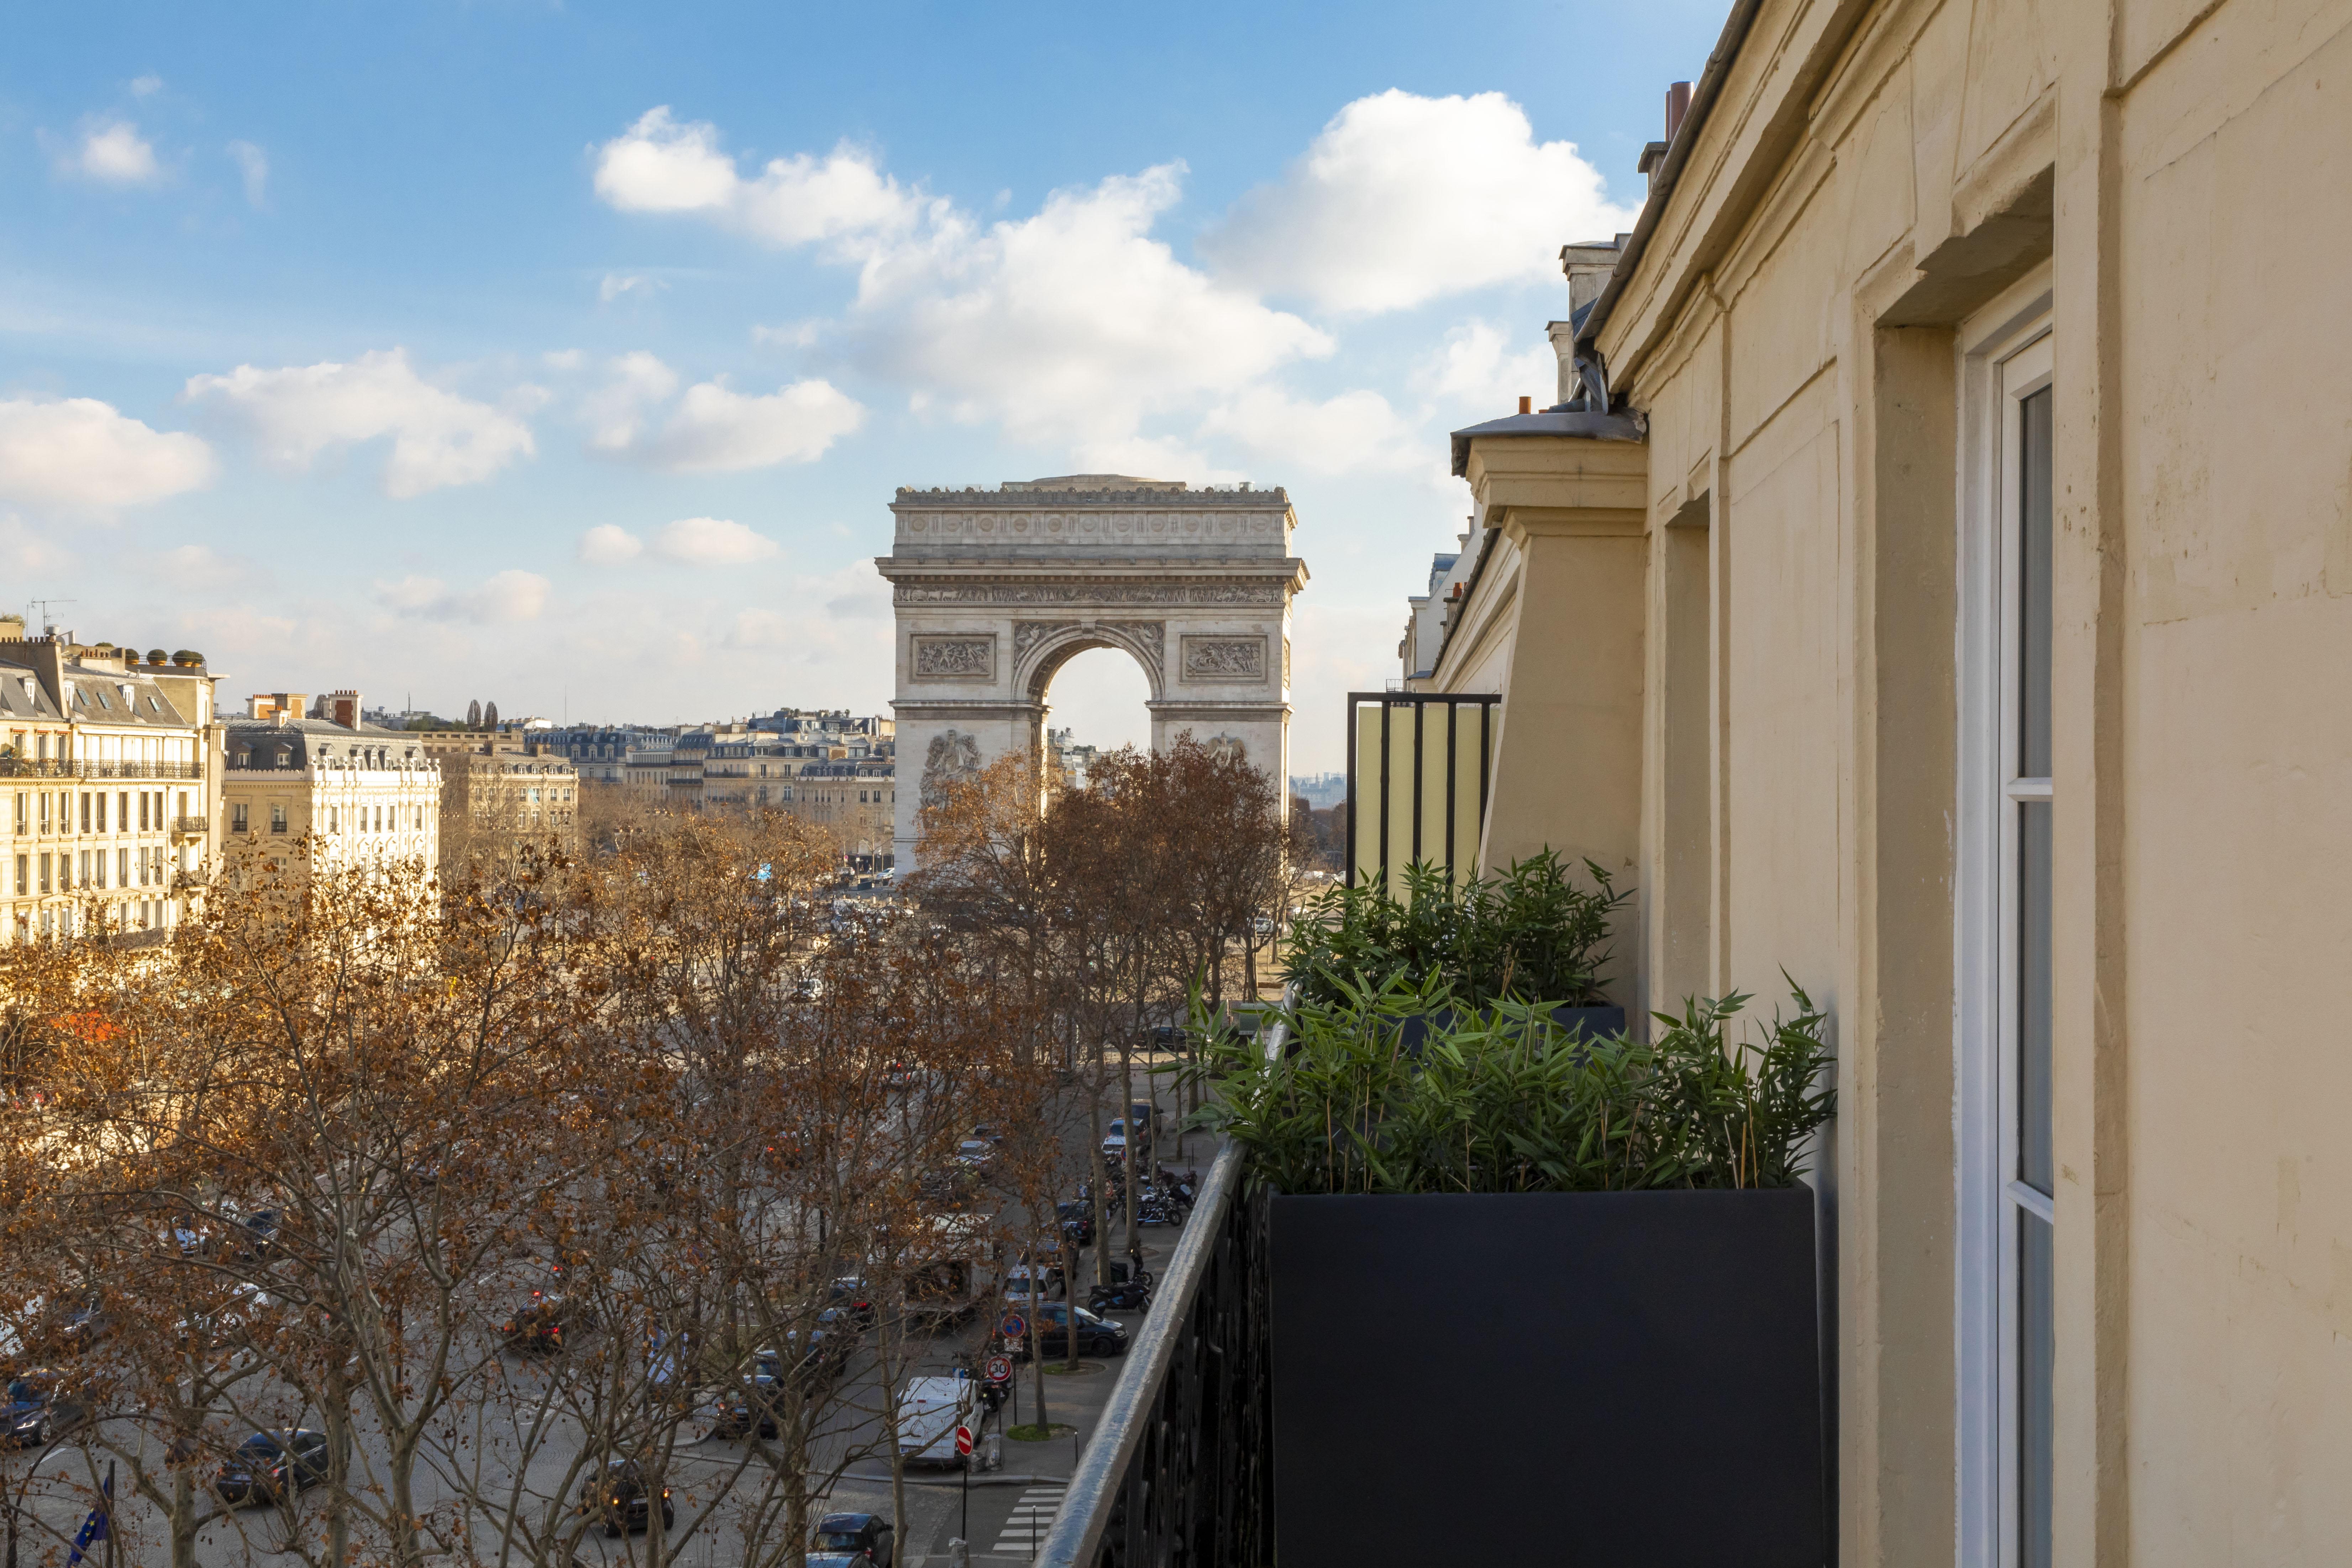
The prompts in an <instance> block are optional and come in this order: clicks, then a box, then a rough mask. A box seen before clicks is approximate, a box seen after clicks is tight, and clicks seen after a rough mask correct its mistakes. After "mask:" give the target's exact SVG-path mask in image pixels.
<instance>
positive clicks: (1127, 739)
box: [1034, 645, 1151, 777]
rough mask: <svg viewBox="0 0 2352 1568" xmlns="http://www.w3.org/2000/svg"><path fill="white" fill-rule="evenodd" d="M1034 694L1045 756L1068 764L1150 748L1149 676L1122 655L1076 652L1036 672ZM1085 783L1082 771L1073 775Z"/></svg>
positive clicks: (1108, 650) (1109, 650) (1116, 650)
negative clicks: (1122, 749)
mask: <svg viewBox="0 0 2352 1568" xmlns="http://www.w3.org/2000/svg"><path fill="white" fill-rule="evenodd" d="M1034 689H1035V694H1036V698H1037V701H1038V704H1039V706H1040V708H1041V710H1042V712H1041V714H1040V716H1039V718H1038V721H1037V722H1038V728H1039V730H1040V731H1041V732H1042V733H1043V734H1044V736H1045V750H1046V751H1049V752H1051V751H1060V752H1069V753H1072V756H1070V757H1065V758H1064V762H1065V765H1066V766H1068V765H1070V764H1071V763H1072V758H1073V757H1076V758H1079V759H1083V758H1084V757H1085V756H1087V755H1089V754H1092V753H1098V752H1115V751H1117V750H1118V748H1120V747H1121V746H1132V747H1134V748H1135V749H1136V750H1137V751H1139V752H1141V751H1148V750H1150V746H1151V676H1150V671H1148V670H1147V669H1145V668H1144V667H1143V666H1142V665H1141V664H1140V663H1139V662H1138V661H1137V659H1136V658H1135V656H1134V655H1133V654H1130V653H1129V652H1128V651H1127V650H1126V649H1124V648H1120V647H1111V646H1108V645H1101V646H1097V647H1087V648H1076V649H1074V650H1072V651H1071V652H1070V653H1069V654H1067V655H1066V656H1065V657H1064V658H1062V659H1061V660H1060V661H1059V662H1057V663H1056V664H1055V665H1054V666H1053V667H1052V668H1046V669H1040V670H1039V671H1038V673H1037V675H1036V677H1035V678H1034ZM1075 776H1076V777H1083V776H1084V770H1083V767H1082V766H1080V767H1077V768H1076V770H1075Z"/></svg>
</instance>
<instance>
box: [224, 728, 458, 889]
mask: <svg viewBox="0 0 2352 1568" xmlns="http://www.w3.org/2000/svg"><path fill="white" fill-rule="evenodd" d="M221 731H222V749H223V753H224V755H223V762H224V764H225V766H224V768H223V771H222V773H221V780H222V784H221V796H222V822H221V827H222V832H223V836H224V840H225V843H226V847H228V848H229V849H230V851H231V852H232V853H234V852H236V851H237V850H239V849H244V850H248V851H253V852H258V853H261V854H265V855H268V856H269V857H271V858H274V859H278V860H280V861H283V860H285V859H287V858H289V856H290V855H291V854H292V853H293V852H294V846H296V845H297V844H300V843H307V844H308V846H309V849H308V851H307V852H308V853H310V855H311V856H313V860H312V865H313V868H315V869H318V870H326V869H330V868H336V867H340V866H347V865H352V864H355V863H361V862H370V861H373V862H378V863H382V864H384V865H386V866H392V865H412V866H416V867H420V868H422V870H423V872H424V874H425V876H427V877H431V876H433V875H434V874H435V873H436V870H437V868H438V866H439V863H440V837H441V826H440V814H441V769H440V766H439V764H438V763H436V760H435V759H434V758H433V757H432V756H431V755H429V754H428V753H427V752H425V748H424V747H423V746H422V745H421V744H420V743H419V740H420V737H418V736H416V735H414V734H411V733H408V732H407V731H400V730H393V729H387V728H385V727H384V726H383V725H381V724H376V723H373V722H371V721H368V720H367V719H365V718H364V717H362V707H361V702H360V694H359V693H358V692H357V691H353V690H348V689H347V690H341V691H331V692H328V693H326V694H325V695H324V696H321V697H320V698H318V699H317V700H311V699H310V696H309V694H308V693H305V692H300V691H270V692H257V693H256V694H255V695H253V696H252V697H251V698H250V699H248V700H247V713H246V716H245V717H244V718H241V719H229V720H227V721H224V722H223V724H222V726H221Z"/></svg>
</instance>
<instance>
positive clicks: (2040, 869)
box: [2017, 800, 2053, 1193]
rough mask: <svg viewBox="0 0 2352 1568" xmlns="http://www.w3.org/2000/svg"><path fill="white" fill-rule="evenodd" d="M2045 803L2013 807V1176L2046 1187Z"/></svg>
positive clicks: (2047, 910)
mask: <svg viewBox="0 0 2352 1568" xmlns="http://www.w3.org/2000/svg"><path fill="white" fill-rule="evenodd" d="M2050 811H2051V805H2050V802H2048V801H2046V800H2028V801H2021V802H2019V803H2018V806H2017V1176H2018V1180H2020V1181H2021V1182H2023V1183H2025V1184H2027V1185H2028V1186H2031V1187H2032V1188H2034V1189H2035V1190H2036V1191H2038V1192H2042V1193H2049V1192H2051V1191H2052V1190H2053V1189H2052V1187H2051V1174H2052V1172H2051V1154H2050Z"/></svg>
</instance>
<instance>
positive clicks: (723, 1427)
mask: <svg viewBox="0 0 2352 1568" xmlns="http://www.w3.org/2000/svg"><path fill="white" fill-rule="evenodd" d="M782 1398H783V1388H782V1384H779V1383H777V1381H776V1373H774V1372H771V1371H766V1370H764V1369H763V1370H761V1371H759V1372H752V1373H744V1374H743V1381H742V1383H741V1384H740V1386H739V1387H735V1388H730V1389H729V1390H728V1391H727V1392H726V1393H724V1394H720V1395H719V1397H718V1399H717V1400H716V1401H714V1402H713V1403H712V1405H711V1406H710V1433H709V1435H710V1436H713V1437H718V1438H721V1439H724V1440H727V1441H730V1442H731V1441H733V1440H734V1439H736V1438H739V1437H749V1436H754V1435H757V1436H761V1437H773V1436H776V1435H777V1431H778V1428H777V1425H776V1414H777V1410H778V1408H779V1405H781V1403H782Z"/></svg>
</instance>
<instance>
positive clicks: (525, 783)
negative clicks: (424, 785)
mask: <svg viewBox="0 0 2352 1568" xmlns="http://www.w3.org/2000/svg"><path fill="white" fill-rule="evenodd" d="M415 738H416V739H417V741H418V742H420V743H421V744H422V746H423V748H424V750H425V754H426V755H427V756H430V757H431V758H432V759H433V760H434V761H435V762H436V763H439V764H440V768H441V839H442V844H443V851H444V854H445V855H446V857H447V859H448V862H449V863H450V864H452V865H455V864H456V863H457V859H458V858H459V857H461V856H467V857H470V856H474V855H480V854H488V855H491V856H500V855H506V854H509V853H511V852H512V851H513V850H514V849H515V848H517V847H520V846H521V845H524V844H531V845H548V844H551V845H553V846H554V847H557V848H558V849H561V850H563V851H565V852H570V851H572V850H576V849H577V848H578V847H579V842H580V774H579V770H578V769H576V768H574V767H573V766H572V763H570V762H569V761H568V760H567V759H565V758H563V757H562V756H559V755H557V754H556V753H554V752H550V751H545V750H543V749H542V748H541V747H540V746H538V745H536V744H534V743H533V742H530V741H528V740H524V739H521V738H520V737H516V736H509V735H505V734H478V733H473V732H469V731H459V730H440V731H417V732H416V737H415Z"/></svg>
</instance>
